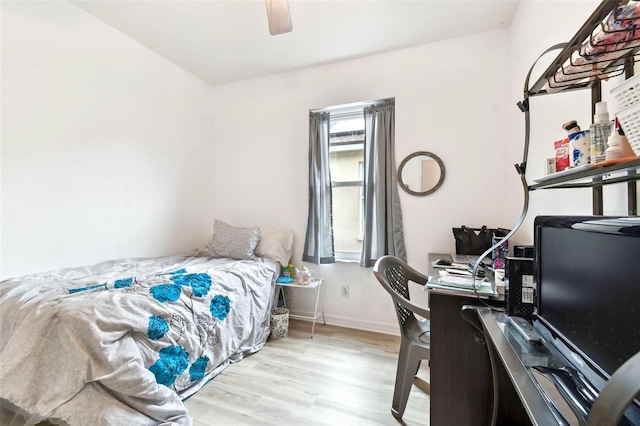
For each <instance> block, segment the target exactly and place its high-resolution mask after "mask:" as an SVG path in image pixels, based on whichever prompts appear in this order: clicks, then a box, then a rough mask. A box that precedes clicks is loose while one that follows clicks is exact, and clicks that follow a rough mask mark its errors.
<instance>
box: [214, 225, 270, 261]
mask: <svg viewBox="0 0 640 426" xmlns="http://www.w3.org/2000/svg"><path fill="white" fill-rule="evenodd" d="M259 239H260V228H258V227H257V226H253V227H251V228H239V227H235V226H231V225H229V224H227V223H225V222H223V221H221V220H217V219H216V220H215V221H214V222H213V235H212V236H211V239H210V240H209V246H208V250H209V254H210V255H211V256H213V257H230V258H231V259H236V260H243V259H253V258H254V250H255V248H256V246H257V245H258V240H259Z"/></svg>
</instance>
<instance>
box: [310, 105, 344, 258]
mask: <svg viewBox="0 0 640 426" xmlns="http://www.w3.org/2000/svg"><path fill="white" fill-rule="evenodd" d="M302 260H303V261H305V262H311V263H314V264H316V265H319V264H321V263H335V261H336V260H335V254H334V248H333V221H332V217H331V175H330V172H329V113H328V112H318V113H314V112H311V113H309V217H308V218H307V234H306V237H305V241H304V251H303V253H302Z"/></svg>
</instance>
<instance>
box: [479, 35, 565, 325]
mask: <svg viewBox="0 0 640 426" xmlns="http://www.w3.org/2000/svg"><path fill="white" fill-rule="evenodd" d="M567 45H568V43H558V44H556V45H553V46H551V47H550V48H548V49H547V50H545V51H544V52H542V53H541V54H540V56H538V58H537V59H536V60H535V61H534V62H533V65H531V68H529V72H528V73H527V77H526V79H525V81H524V100H523V101H521V102H518V104H517V105H518V108H520V110H521V111H522V112H524V125H525V134H524V147H523V152H522V163H520V164H516V165H515V168H516V171H517V172H518V174H519V175H520V182H521V183H522V189H523V191H524V204H523V206H522V213H521V214H520V218H519V219H518V221H517V222H516V224H515V226H513V227H512V229H511V231H510V232H509V233H508V234H507V235H506V236H504V237H503V238H502V239H501V240H500V241H498V242H497V243H495V244H494V245H493V246H491V248H489V249H487V251H485V252H484V253H482V254H481V255H480V256H479V257H478V260H476V262H475V263H474V265H473V270H472V271H471V282H472V283H474V285H472V287H473V293H474V294H475V296H476V298H477V299H478V300H479V301H480V302H482V304H483V305H485V306H486V307H487V308H489V309H491V310H492V311H495V312H504V308H497V307H495V306H491V305H489V304H488V303H487V302H485V301H484V300H483V299H482V298H481V297H480V295H479V294H478V290H477V289H476V286H475V280H476V276H477V274H478V269H479V266H480V264H481V263H482V260H483V259H484V258H485V257H487V255H489V253H491V252H493V250H495V249H496V248H498V247H500V246H501V245H502V243H504V242H505V241H507V240H508V239H509V238H511V236H512V235H513V234H515V233H516V231H517V230H518V229H519V228H520V226H522V223H523V222H524V219H525V218H526V217H527V212H528V210H529V184H528V183H527V178H526V176H525V172H526V171H527V159H528V157H529V136H530V134H531V120H530V117H529V79H530V78H531V72H532V71H533V68H534V67H535V66H536V64H537V63H538V61H539V60H540V58H542V57H543V56H544V55H546V54H547V53H549V52H551V51H553V50H559V49H564V48H565V47H566V46H567Z"/></svg>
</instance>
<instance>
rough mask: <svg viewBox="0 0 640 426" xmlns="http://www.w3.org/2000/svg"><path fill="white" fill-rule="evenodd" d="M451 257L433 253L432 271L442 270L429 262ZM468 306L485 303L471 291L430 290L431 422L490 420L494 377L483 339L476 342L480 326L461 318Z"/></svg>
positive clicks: (442, 424) (479, 422)
mask: <svg viewBox="0 0 640 426" xmlns="http://www.w3.org/2000/svg"><path fill="white" fill-rule="evenodd" d="M448 256H449V255H448V254H443V253H432V254H429V274H430V275H437V273H438V272H437V270H436V269H435V268H433V267H431V262H432V261H434V260H435V259H437V258H439V257H448ZM486 302H487V303H489V304H492V305H497V306H502V305H503V303H504V302H502V301H500V300H491V299H489V300H487V301H486ZM465 305H482V303H481V302H479V301H478V299H477V298H476V297H475V296H474V295H473V294H469V293H463V292H457V291H455V290H451V291H449V290H447V291H441V290H429V307H430V309H431V361H430V372H431V373H430V385H431V393H430V407H431V425H432V426H448V425H456V426H463V425H479V426H480V425H488V424H490V423H491V407H492V406H491V402H492V390H493V387H492V383H493V381H492V374H491V363H490V360H489V352H488V351H487V346H486V345H485V344H479V343H477V341H476V339H477V336H478V335H480V333H479V332H478V330H476V329H475V328H474V327H473V326H472V325H471V324H470V323H469V322H467V321H466V320H465V319H464V318H463V317H462V314H461V309H462V307H463V306H465ZM482 306H483V305H482ZM505 424H506V423H505Z"/></svg>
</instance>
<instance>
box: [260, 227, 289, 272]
mask: <svg viewBox="0 0 640 426" xmlns="http://www.w3.org/2000/svg"><path fill="white" fill-rule="evenodd" d="M256 255H257V256H260V257H266V258H267V259H272V260H275V261H276V262H280V264H281V265H282V266H288V265H289V260H291V256H292V255H293V231H292V230H290V229H286V228H261V229H260V241H259V242H258V246H257V247H256Z"/></svg>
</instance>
